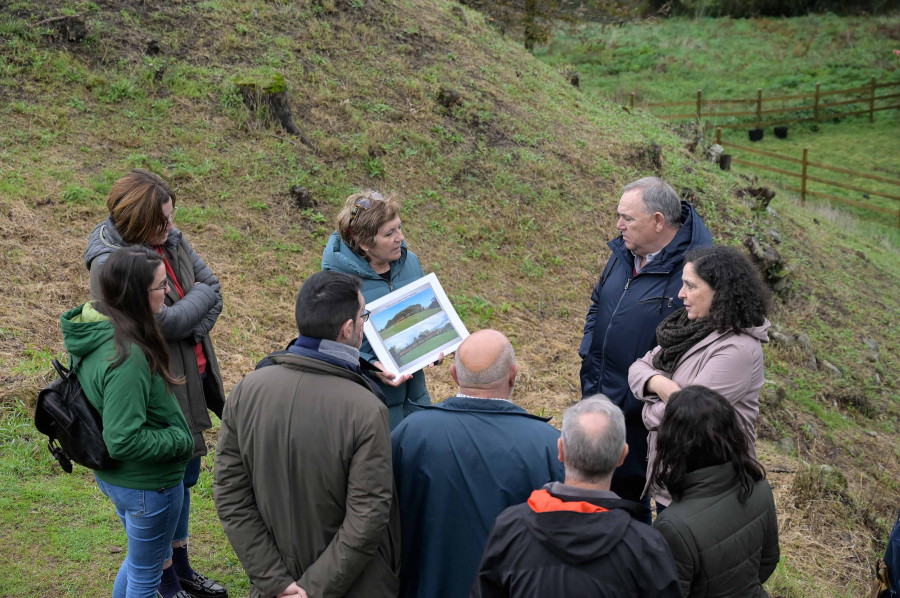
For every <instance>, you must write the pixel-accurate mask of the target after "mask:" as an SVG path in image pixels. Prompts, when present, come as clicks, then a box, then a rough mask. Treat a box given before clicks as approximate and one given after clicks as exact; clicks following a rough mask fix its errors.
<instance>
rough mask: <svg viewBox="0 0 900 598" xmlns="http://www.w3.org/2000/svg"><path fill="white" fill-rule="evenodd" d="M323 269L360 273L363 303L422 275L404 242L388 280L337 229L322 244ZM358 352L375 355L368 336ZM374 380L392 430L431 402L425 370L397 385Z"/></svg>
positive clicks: (365, 357) (413, 255)
mask: <svg viewBox="0 0 900 598" xmlns="http://www.w3.org/2000/svg"><path fill="white" fill-rule="evenodd" d="M322 269H323V270H334V271H335V272H343V273H344V274H355V275H356V276H359V277H360V278H361V279H362V295H363V299H365V300H366V303H369V302H371V301H375V300H376V299H378V298H380V297H384V296H385V295H387V294H388V293H390V292H391V291H396V290H397V289H399V288H400V287H402V286H405V285H407V284H409V283H411V282H413V281H415V280H418V279H420V278H422V277H423V276H425V273H424V272H422V266H420V265H419V258H417V257H416V254H414V253H413V252H412V251H409V250H408V249H407V248H406V243H405V242H404V243H403V247H402V250H401V253H400V258H399V259H397V260H395V261H393V262H391V281H390V282H388V281H386V280H385V279H383V278H382V277H381V275H380V274H376V273H375V270H373V269H372V267H371V266H369V262H367V261H366V259H365V258H364V257H362V256H361V255H358V254H357V253H355V252H354V251H353V250H352V249H350V247H348V246H347V244H346V243H344V241H343V240H342V239H341V236H340V235H339V234H338V233H337V231H335V232H334V233H332V235H331V237H330V238H329V239H328V244H327V245H326V246H325V252H324V253H323V254H322ZM359 354H360V357H362V358H363V359H366V360H368V361H375V360H377V359H378V357H376V356H375V352H374V351H373V350H372V345H370V344H369V341H368V339H363V342H362V347H360V349H359ZM376 382H378V385H379V386H380V387H381V390H382V391H383V392H384V395H385V397H386V398H387V406H388V411H389V412H390V416H391V430H393V429H394V428H396V427H397V425H398V424H399V423H400V422H401V421H403V418H404V417H406V416H407V415H410V414H412V413H415V412H416V411H418V410H419V409H420V407H419V405H430V404H431V397H430V396H429V395H428V388H427V387H426V386H425V374H424V372H422V371H421V370H419V371H418V372H416V373H415V374H413V377H412V379H411V380H408V381H407V382H406V383H404V384H403V385H401V386H398V387H394V386H388V385H386V384H381V382H380V381H378V380H376Z"/></svg>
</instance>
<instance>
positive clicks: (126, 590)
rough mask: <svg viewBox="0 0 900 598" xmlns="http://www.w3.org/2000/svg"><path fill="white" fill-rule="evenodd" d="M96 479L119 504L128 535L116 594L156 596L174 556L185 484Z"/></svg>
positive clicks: (121, 596) (143, 597) (118, 596)
mask: <svg viewBox="0 0 900 598" xmlns="http://www.w3.org/2000/svg"><path fill="white" fill-rule="evenodd" d="M95 477H96V476H95ZM96 479H97V486H99V487H100V490H101V491H102V492H103V494H105V495H106V496H108V497H109V499H110V500H111V501H112V502H113V504H114V505H115V507H116V514H117V515H118V516H119V519H120V520H121V521H122V525H123V526H124V527H125V535H126V536H127V537H128V552H127V553H126V555H125V561H124V562H123V563H122V566H121V567H120V568H119V573H118V574H117V575H116V581H115V584H113V594H112V595H113V598H154V597H155V596H156V587H157V586H158V585H159V580H160V578H161V577H162V569H163V563H165V562H166V561H167V560H168V559H170V558H172V538H173V536H174V535H175V525H176V524H177V522H178V515H179V514H180V513H181V503H182V501H183V500H184V488H183V485H182V483H181V482H179V483H178V485H177V486H173V487H171V488H163V489H160V490H135V489H133V488H123V487H122V486H116V485H114V484H110V483H108V482H104V481H103V480H101V479H100V478H96Z"/></svg>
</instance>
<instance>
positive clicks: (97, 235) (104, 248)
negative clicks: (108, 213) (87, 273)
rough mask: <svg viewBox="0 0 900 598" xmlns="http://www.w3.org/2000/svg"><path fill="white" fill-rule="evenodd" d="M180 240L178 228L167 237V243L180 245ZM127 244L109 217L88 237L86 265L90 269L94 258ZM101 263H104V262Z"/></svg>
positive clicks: (85, 251)
mask: <svg viewBox="0 0 900 598" xmlns="http://www.w3.org/2000/svg"><path fill="white" fill-rule="evenodd" d="M180 241H181V231H179V230H178V229H177V228H173V229H172V230H171V231H169V237H168V238H167V239H166V243H165V244H166V245H172V246H174V245H178V243H179V242H180ZM126 245H128V243H126V242H125V241H123V240H122V236H121V235H120V234H119V231H117V230H116V226H115V225H114V224H113V221H112V219H111V218H107V219H106V220H104V221H103V222H101V223H100V224H98V225H97V226H95V227H94V230H92V231H91V234H90V236H89V237H88V243H87V247H86V248H85V250H84V265H85V267H86V268H87V269H88V270H90V269H91V262H93V261H94V259H96V258H97V257H99V256H101V255H108V254H110V253H112V252H113V251H115V250H116V249H120V248H122V247H125V246H126ZM100 263H101V264H102V263H103V262H100Z"/></svg>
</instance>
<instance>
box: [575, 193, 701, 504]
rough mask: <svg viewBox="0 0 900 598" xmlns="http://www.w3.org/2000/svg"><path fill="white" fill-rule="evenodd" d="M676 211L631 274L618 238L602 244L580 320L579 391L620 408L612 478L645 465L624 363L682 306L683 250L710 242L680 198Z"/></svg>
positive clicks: (638, 472) (643, 438)
mask: <svg viewBox="0 0 900 598" xmlns="http://www.w3.org/2000/svg"><path fill="white" fill-rule="evenodd" d="M681 215H682V225H681V228H680V229H679V230H678V232H677V233H676V234H675V238H674V239H672V241H671V242H670V243H669V244H668V245H666V246H665V248H663V250H662V251H661V252H660V253H659V255H657V256H656V259H654V260H653V261H652V262H650V263H649V264H647V265H646V266H645V267H644V269H643V270H641V272H640V274H638V275H637V276H634V275H633V272H634V256H633V255H632V253H631V252H630V251H629V250H628V249H627V248H626V247H625V242H624V241H623V240H622V237H621V236H620V237H617V238H615V239H613V240H612V241H610V242H609V243H608V244H607V245H608V246H609V248H610V249H611V250H612V255H611V256H610V258H609V261H608V262H607V263H606V269H605V270H604V271H603V276H601V277H600V282H599V283H597V286H596V288H594V293H593V295H592V296H591V307H590V309H589V310H588V314H587V318H586V320H585V323H584V338H583V339H582V341H581V347H580V348H579V350H578V354H579V355H580V356H581V359H582V362H581V394H582V396H583V397H584V396H590V395H593V394H597V393H603V394H605V395H606V396H608V397H609V398H610V400H611V401H612V402H613V403H615V404H616V405H618V406H619V407H621V408H622V411H624V412H625V425H626V441H627V442H628V446H629V449H630V450H629V453H628V457H627V458H626V459H625V463H624V464H623V465H622V467H620V468H619V469H618V470H616V477H617V478H637V477H640V478H644V477H645V476H646V470H647V464H646V459H647V429H646V428H645V427H644V423H643V421H642V419H641V410H642V409H643V406H644V404H643V403H642V402H641V401H639V400H637V399H636V398H634V395H633V394H632V393H631V389H630V388H629V387H628V368H629V367H631V364H632V363H634V362H635V361H636V360H637V359H638V358H640V357H643V356H644V355H645V354H646V353H647V351H649V350H651V349H653V347H655V346H656V345H657V342H656V327H657V326H658V325H659V323H660V322H661V321H662V320H663V319H665V318H666V317H667V316H668V315H669V314H671V313H672V312H674V311H675V310H677V309H681V308H682V307H684V302H682V301H681V300H680V299H679V298H678V291H679V290H680V289H681V271H682V268H683V267H684V254H685V252H686V251H688V250H689V249H693V248H695V247H707V246H709V245H712V234H710V232H709V229H708V228H706V225H705V224H704V223H703V220H702V219H701V218H700V215H699V214H697V212H696V211H695V210H694V208H693V207H692V206H691V205H690V204H689V203H687V202H684V201H683V202H681ZM613 489H614V490H616V488H615V487H614V488H613ZM619 492H620V494H622V493H621V491H619ZM623 497H624V498H634V497H632V496H627V495H623Z"/></svg>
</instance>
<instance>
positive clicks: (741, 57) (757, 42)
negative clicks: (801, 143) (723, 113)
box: [535, 15, 900, 104]
mask: <svg viewBox="0 0 900 598" xmlns="http://www.w3.org/2000/svg"><path fill="white" fill-rule="evenodd" d="M896 27H897V17H896V16H881V17H846V18H841V17H836V16H833V15H811V16H807V17H795V18H790V19H784V18H768V19H729V18H724V19H709V18H698V19H692V18H674V19H660V20H652V21H640V22H636V23H632V24H626V25H624V26H621V27H615V26H601V25H591V26H588V27H585V28H584V29H582V30H580V31H578V32H577V33H576V34H575V35H565V34H558V35H556V37H555V38H554V39H553V40H552V42H551V43H550V45H549V46H548V47H545V48H539V49H538V50H537V51H536V52H535V55H536V56H538V57H539V58H541V59H543V60H546V61H548V62H550V63H551V64H554V65H560V66H561V65H565V64H569V65H572V66H574V67H575V68H576V69H577V70H578V72H579V73H580V74H581V80H582V87H583V88H584V90H585V92H587V93H600V94H602V95H604V96H607V97H610V98H611V99H613V100H614V101H616V102H617V103H620V104H626V103H627V98H628V96H629V94H630V93H631V92H632V91H634V92H637V93H638V100H639V101H651V102H664V101H670V102H674V101H680V100H691V99H693V98H694V97H695V96H696V93H697V90H698V89H701V90H703V92H704V95H706V96H707V97H710V98H712V97H716V98H733V97H739V98H743V97H756V89H757V88H762V89H763V90H764V92H765V93H766V94H769V95H782V94H794V93H801V92H806V91H813V89H814V87H815V84H816V83H817V82H821V83H822V86H823V90H824V88H826V87H828V88H831V89H844V88H850V87H858V86H860V85H862V84H864V83H868V81H869V77H876V78H877V79H879V80H885V79H889V80H897V78H896V76H895V74H896V73H897V71H898V69H900V66H898V63H897V58H896V56H894V55H893V54H892V53H891V50H893V49H894V48H895V47H896V37H895V38H894V41H891V37H890V35H891V32H892V31H893V35H896V31H895V29H896ZM751 92H752V93H751Z"/></svg>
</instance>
